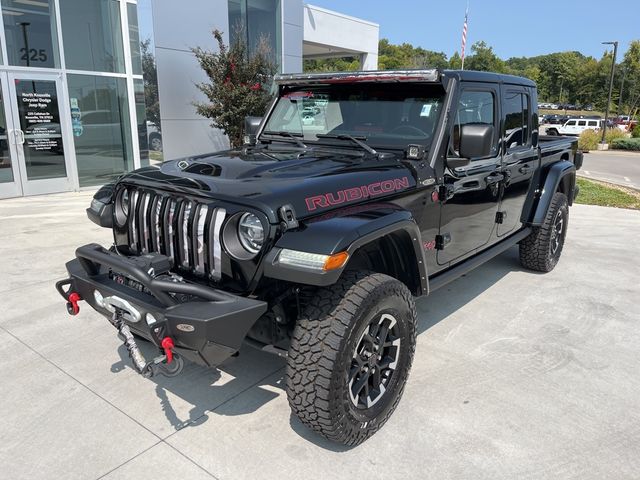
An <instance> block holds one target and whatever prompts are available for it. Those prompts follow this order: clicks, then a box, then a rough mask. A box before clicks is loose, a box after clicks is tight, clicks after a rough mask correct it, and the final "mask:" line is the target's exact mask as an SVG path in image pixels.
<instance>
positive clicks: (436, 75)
mask: <svg viewBox="0 0 640 480" xmlns="http://www.w3.org/2000/svg"><path fill="white" fill-rule="evenodd" d="M445 78H456V79H458V80H459V81H466V82H489V83H507V84H513V85H524V86H528V87H535V85H536V84H535V83H534V82H533V81H532V80H529V79H528V78H524V77H516V76H514V75H504V74H502V73H492V72H476V71H473V70H439V69H435V68H433V69H421V70H369V71H359V72H334V73H331V72H328V73H296V74H283V75H276V77H275V81H276V83H277V84H279V85H315V84H328V83H331V84H335V83H357V82H442V81H443V80H444V79H445Z"/></svg>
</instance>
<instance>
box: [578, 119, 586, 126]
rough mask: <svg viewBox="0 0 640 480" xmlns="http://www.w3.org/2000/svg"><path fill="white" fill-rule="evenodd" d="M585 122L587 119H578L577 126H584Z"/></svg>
mask: <svg viewBox="0 0 640 480" xmlns="http://www.w3.org/2000/svg"><path fill="white" fill-rule="evenodd" d="M586 124H587V121H586V120H580V121H579V122H578V126H579V127H584V126H585V125H586Z"/></svg>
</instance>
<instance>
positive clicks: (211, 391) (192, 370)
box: [111, 339, 284, 431]
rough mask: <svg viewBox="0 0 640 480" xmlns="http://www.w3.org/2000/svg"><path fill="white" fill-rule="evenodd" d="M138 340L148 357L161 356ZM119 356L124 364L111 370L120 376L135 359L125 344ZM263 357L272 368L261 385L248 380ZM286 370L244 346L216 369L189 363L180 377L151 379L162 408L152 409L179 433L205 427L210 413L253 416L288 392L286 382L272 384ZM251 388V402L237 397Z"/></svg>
mask: <svg viewBox="0 0 640 480" xmlns="http://www.w3.org/2000/svg"><path fill="white" fill-rule="evenodd" d="M136 340H137V343H138V346H139V347H140V350H141V351H142V353H143V355H144V356H145V358H147V359H149V358H152V357H153V356H154V355H157V354H158V351H157V349H156V348H155V347H154V346H153V345H152V344H151V343H150V342H148V341H146V340H143V339H136ZM118 355H119V356H120V361H118V362H116V363H114V364H113V365H112V366H111V371H112V372H114V373H117V372H119V371H122V370H123V369H125V368H126V369H132V367H131V359H130V358H129V354H128V352H127V349H126V348H125V347H124V345H122V346H120V347H119V348H118ZM259 356H261V357H266V359H267V361H268V362H269V367H271V368H268V369H266V370H265V375H263V376H262V378H259V379H258V381H257V382H256V381H247V378H246V377H247V372H248V371H249V370H252V367H254V366H255V364H256V363H257V362H264V358H258V357H259ZM283 368H284V360H283V359H281V358H278V357H275V356H274V357H271V355H270V354H266V353H262V352H257V351H254V350H253V349H252V348H251V347H243V349H242V350H241V354H240V355H239V357H237V358H230V359H229V360H227V361H226V362H225V363H223V364H222V365H221V366H219V367H218V368H216V369H214V368H206V367H202V366H200V365H196V364H193V363H189V362H185V365H184V369H183V370H182V372H181V373H180V374H179V375H178V376H176V377H165V376H163V375H156V376H154V377H151V378H150V379H149V380H150V381H152V382H153V383H155V393H156V396H157V398H158V400H159V405H154V406H153V407H151V406H150V407H149V408H158V406H159V407H160V408H161V409H162V411H163V413H164V415H165V417H166V419H167V420H168V422H169V423H170V424H171V426H172V427H173V428H174V429H175V430H176V431H177V430H181V429H182V428H184V427H187V426H198V425H201V424H203V423H204V422H206V421H207V419H208V414H209V413H215V414H218V415H228V416H234V415H245V414H248V413H252V412H255V411H256V410H258V409H259V408H260V407H262V406H263V405H265V404H266V403H268V402H269V401H271V400H273V399H274V398H276V397H278V395H279V394H278V393H277V390H276V391H274V390H275V389H282V390H283V391H284V382H280V383H278V382H277V381H276V380H274V381H272V379H273V378H274V374H275V373H276V372H277V371H278V370H283ZM263 370H264V369H263ZM283 375H284V370H283ZM263 387H267V388H263ZM270 387H273V388H270ZM250 389H253V390H254V391H253V392H251V395H249V396H248V397H249V401H246V400H244V399H242V400H239V399H238V398H237V397H239V396H240V395H241V394H243V393H245V392H246V391H247V390H250ZM175 397H178V398H179V399H180V401H179V404H180V405H179V406H178V405H173V403H178V402H176V401H175V400H176V399H175ZM238 400H239V401H238ZM185 403H186V404H188V405H189V406H190V408H188V412H187V411H185V410H186V409H185V405H184V404H185Z"/></svg>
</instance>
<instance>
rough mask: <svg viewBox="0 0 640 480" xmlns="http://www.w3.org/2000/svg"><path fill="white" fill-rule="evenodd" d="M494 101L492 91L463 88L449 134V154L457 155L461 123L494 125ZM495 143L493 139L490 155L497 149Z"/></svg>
mask: <svg viewBox="0 0 640 480" xmlns="http://www.w3.org/2000/svg"><path fill="white" fill-rule="evenodd" d="M495 103H496V101H495V96H494V94H493V92H490V91H482V90H464V91H463V92H462V94H461V95H460V101H459V103H458V110H457V111H456V117H455V122H454V124H453V133H452V135H451V147H450V153H451V154H453V155H456V156H458V155H459V152H460V130H461V128H462V126H463V125H469V124H487V125H494V126H495V111H496V108H495ZM495 143H496V142H495V139H494V141H493V144H494V145H493V149H492V152H491V153H492V155H493V154H495V152H496V151H497V148H496V146H495Z"/></svg>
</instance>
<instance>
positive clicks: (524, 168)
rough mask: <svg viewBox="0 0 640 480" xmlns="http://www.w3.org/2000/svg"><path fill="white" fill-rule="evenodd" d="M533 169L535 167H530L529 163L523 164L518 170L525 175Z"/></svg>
mask: <svg viewBox="0 0 640 480" xmlns="http://www.w3.org/2000/svg"><path fill="white" fill-rule="evenodd" d="M532 170H533V167H530V166H529V165H523V166H521V167H520V168H519V169H518V171H519V172H520V173H522V174H523V175H524V174H525V173H529V172H531V171H532Z"/></svg>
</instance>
